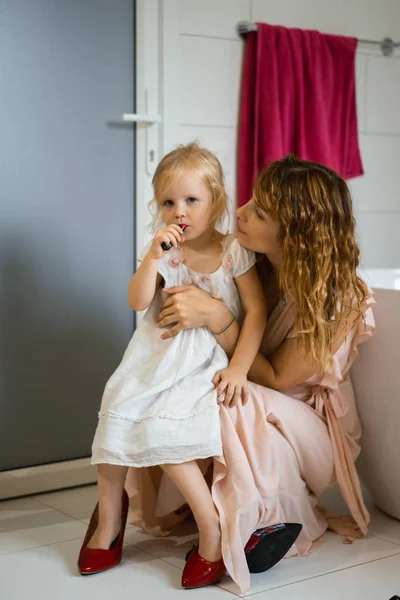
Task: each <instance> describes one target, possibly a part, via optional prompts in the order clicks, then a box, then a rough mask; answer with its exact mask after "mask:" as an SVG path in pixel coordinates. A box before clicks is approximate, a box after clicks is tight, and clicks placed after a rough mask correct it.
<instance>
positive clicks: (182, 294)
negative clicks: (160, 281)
mask: <svg viewBox="0 0 400 600" xmlns="http://www.w3.org/2000/svg"><path fill="white" fill-rule="evenodd" d="M164 292H166V293H167V294H168V295H169V298H167V300H166V301H165V302H164V305H163V307H162V310H161V312H160V314H159V317H158V320H157V324H158V326H159V327H160V328H161V327H167V325H173V327H171V328H170V329H168V331H166V332H165V333H164V334H163V335H162V336H161V337H162V339H164V340H165V339H167V338H170V337H174V336H175V335H176V334H177V333H179V332H180V331H182V330H183V329H193V328H194V327H203V326H206V327H209V326H210V325H211V322H212V318H213V317H212V315H214V316H215V311H217V313H218V310H219V309H220V308H221V307H223V309H224V312H225V311H226V310H228V313H229V309H227V308H226V307H225V305H224V304H222V302H220V301H219V300H215V298H212V297H211V296H210V295H209V294H207V292H204V291H203V290H200V289H199V288H197V287H196V286H194V285H184V286H179V287H172V288H169V289H164ZM229 314H230V313H229Z"/></svg>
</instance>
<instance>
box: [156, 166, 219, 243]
mask: <svg viewBox="0 0 400 600" xmlns="http://www.w3.org/2000/svg"><path fill="white" fill-rule="evenodd" d="M157 199H158V205H159V208H160V211H161V217H162V220H163V221H164V223H165V224H166V225H171V224H173V223H174V224H176V225H181V224H182V225H186V230H185V239H186V240H193V239H195V238H197V237H199V236H200V235H202V234H203V233H205V232H206V231H208V230H209V229H211V228H213V223H212V205H213V201H212V197H211V193H210V191H209V190H208V188H207V186H206V185H204V183H202V182H201V181H200V180H199V179H197V178H196V177H195V176H193V174H191V173H182V174H181V175H179V176H178V177H177V178H176V179H175V180H174V181H173V183H172V185H170V186H169V188H168V190H167V191H166V192H162V191H161V192H160V193H159V194H158V197H157Z"/></svg>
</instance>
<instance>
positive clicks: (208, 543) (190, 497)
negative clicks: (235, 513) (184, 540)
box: [160, 461, 222, 562]
mask: <svg viewBox="0 0 400 600" xmlns="http://www.w3.org/2000/svg"><path fill="white" fill-rule="evenodd" d="M160 466H161V468H162V469H163V471H165V473H166V474H167V475H168V476H169V477H170V479H171V480H172V481H173V483H174V484H175V485H176V487H177V488H178V490H179V491H180V492H181V494H182V495H183V496H184V498H185V500H186V502H187V503H188V504H189V506H190V508H191V510H192V512H193V516H194V518H195V520H196V524H197V527H198V530H199V535H200V539H199V554H200V556H201V557H202V558H205V559H206V560H209V561H211V562H216V561H217V560H220V559H221V557H222V553H221V531H220V524H219V516H218V512H217V509H216V507H215V504H214V501H213V499H212V496H211V493H210V490H209V489H208V485H207V483H206V480H205V479H204V477H203V475H202V473H201V471H200V467H199V466H198V464H197V462H195V461H191V462H187V463H183V464H179V465H160Z"/></svg>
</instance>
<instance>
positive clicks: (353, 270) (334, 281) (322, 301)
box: [253, 155, 366, 367]
mask: <svg viewBox="0 0 400 600" xmlns="http://www.w3.org/2000/svg"><path fill="white" fill-rule="evenodd" d="M253 198H254V202H255V203H256V204H257V205H258V206H259V207H260V208H261V209H262V210H264V211H265V212H266V213H268V214H270V215H271V217H272V219H274V221H275V222H277V223H278V224H279V227H280V232H279V240H280V243H281V245H282V255H283V262H282V266H281V268H280V270H279V285H280V287H281V289H282V290H283V292H284V293H285V294H286V295H288V296H289V297H291V298H292V299H293V301H294V303H295V305H296V308H297V316H296V321H295V329H296V331H297V335H298V341H299V349H300V350H301V351H302V353H303V354H304V355H305V356H308V357H310V358H311V359H313V360H315V361H317V362H319V363H320V364H321V365H322V367H327V366H328V365H329V364H330V363H331V358H332V340H333V334H334V332H335V330H334V327H333V326H332V320H334V321H335V323H336V324H339V323H343V324H344V323H345V322H346V318H347V316H348V315H349V313H350V311H351V310H353V309H355V308H356V309H358V311H359V312H360V314H361V313H362V310H363V304H364V301H365V298H366V290H365V285H364V283H363V281H362V280H361V279H360V278H359V277H358V276H357V267H358V265H359V256H360V250H359V247H358V245H357V242H356V239H355V219H354V216H353V209H352V199H351V195H350V191H349V189H348V187H347V185H346V183H345V181H344V180H343V179H342V178H341V177H340V176H339V175H338V174H337V173H335V172H334V171H332V170H331V169H328V168H327V167H324V166H323V165H319V164H316V163H313V162H309V161H304V160H300V159H298V158H295V157H294V156H292V155H290V156H288V157H287V158H285V159H283V160H280V161H277V162H275V163H273V164H271V165H270V166H269V167H268V168H266V169H265V170H264V171H263V172H261V173H260V175H259V177H258V179H257V181H256V185H255V189H254V196H253Z"/></svg>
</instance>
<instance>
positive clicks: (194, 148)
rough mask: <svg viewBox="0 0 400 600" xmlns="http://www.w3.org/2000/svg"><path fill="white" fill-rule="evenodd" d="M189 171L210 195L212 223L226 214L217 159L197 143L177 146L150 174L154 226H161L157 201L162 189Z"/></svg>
mask: <svg viewBox="0 0 400 600" xmlns="http://www.w3.org/2000/svg"><path fill="white" fill-rule="evenodd" d="M186 171H190V172H191V173H192V174H193V176H194V177H196V178H197V179H199V180H200V181H201V182H202V183H203V184H204V185H205V186H206V187H207V188H208V190H209V192H210V194H211V198H212V213H211V223H212V224H213V225H214V226H215V225H221V223H222V221H223V220H224V218H225V217H226V218H227V217H228V196H227V193H226V190H225V185H224V173H223V171H222V167H221V164H220V162H219V160H218V158H217V157H216V156H215V154H213V153H212V152H210V151H209V150H206V149H205V148H202V147H201V146H200V145H199V144H198V143H197V142H192V143H191V144H187V145H183V144H182V145H180V146H178V147H177V148H175V150H172V152H169V153H168V154H166V155H165V156H164V158H163V159H162V160H161V162H160V163H159V165H158V167H157V169H156V172H155V173H154V176H153V181H152V183H153V188H154V198H153V199H152V200H151V201H150V203H149V208H150V211H151V213H152V214H153V222H152V226H153V228H157V227H159V226H160V225H161V222H160V221H161V219H160V217H161V211H160V206H159V203H158V198H159V196H160V193H161V190H162V191H163V193H165V191H166V190H168V189H169V188H170V187H171V185H172V184H173V182H174V181H175V179H176V178H177V177H179V176H180V175H182V173H184V172H186Z"/></svg>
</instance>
